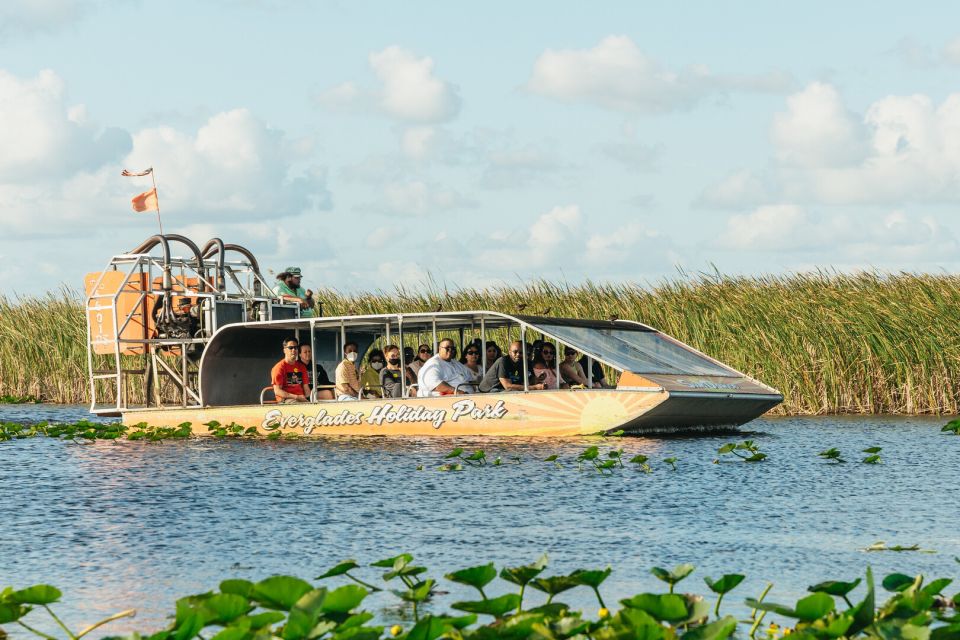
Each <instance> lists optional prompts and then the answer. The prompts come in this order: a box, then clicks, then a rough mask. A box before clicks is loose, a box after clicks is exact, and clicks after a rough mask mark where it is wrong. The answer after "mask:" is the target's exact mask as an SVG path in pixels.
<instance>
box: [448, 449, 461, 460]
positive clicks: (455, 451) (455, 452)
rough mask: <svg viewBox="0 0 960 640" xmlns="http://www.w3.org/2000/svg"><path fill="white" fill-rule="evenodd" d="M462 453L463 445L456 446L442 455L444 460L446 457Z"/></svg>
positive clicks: (456, 456)
mask: <svg viewBox="0 0 960 640" xmlns="http://www.w3.org/2000/svg"><path fill="white" fill-rule="evenodd" d="M462 453H463V447H457V448H455V449H454V450H453V451H451V452H450V453H448V454H447V455H445V456H443V459H444V460H446V459H447V458H458V457H460V455H461V454H462Z"/></svg>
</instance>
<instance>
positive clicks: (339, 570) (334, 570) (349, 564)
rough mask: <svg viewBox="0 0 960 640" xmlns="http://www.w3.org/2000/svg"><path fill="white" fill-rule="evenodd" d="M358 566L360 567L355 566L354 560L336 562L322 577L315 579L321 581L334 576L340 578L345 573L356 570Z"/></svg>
mask: <svg viewBox="0 0 960 640" xmlns="http://www.w3.org/2000/svg"><path fill="white" fill-rule="evenodd" d="M359 566H360V565H359V564H357V563H356V561H354V560H344V561H343V562H338V563H337V564H335V565H334V566H332V567H331V568H329V569H327V571H326V572H325V573H324V574H323V575H319V576H317V578H316V579H317V580H323V579H324V578H332V577H334V576H342V575H343V574H345V573H346V572H347V571H350V570H351V569H356V568H357V567H359Z"/></svg>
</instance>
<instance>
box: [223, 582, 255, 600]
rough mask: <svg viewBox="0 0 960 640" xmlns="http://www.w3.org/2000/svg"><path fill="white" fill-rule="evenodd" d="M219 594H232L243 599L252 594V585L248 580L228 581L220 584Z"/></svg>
mask: <svg viewBox="0 0 960 640" xmlns="http://www.w3.org/2000/svg"><path fill="white" fill-rule="evenodd" d="M220 593H233V594H235V595H238V596H243V597H244V598H249V597H250V596H251V595H252V594H253V583H252V582H250V581H249V580H240V579H230V580H224V581H223V582H221V583H220Z"/></svg>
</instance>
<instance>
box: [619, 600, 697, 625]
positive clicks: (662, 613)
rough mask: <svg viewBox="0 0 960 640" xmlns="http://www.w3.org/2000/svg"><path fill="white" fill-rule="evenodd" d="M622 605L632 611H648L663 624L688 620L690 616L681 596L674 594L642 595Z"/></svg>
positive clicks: (625, 601) (624, 601)
mask: <svg viewBox="0 0 960 640" xmlns="http://www.w3.org/2000/svg"><path fill="white" fill-rule="evenodd" d="M620 603H621V604H622V605H623V606H625V607H630V608H631V609H640V610H641V611H646V612H647V613H649V614H650V615H651V616H653V617H654V618H656V619H657V620H660V621H661V622H677V621H680V620H686V619H687V616H688V615H689V611H688V610H687V604H686V602H684V600H683V598H682V597H681V596H678V595H676V594H672V593H665V594H654V593H641V594H638V595H635V596H633V597H632V598H629V599H627V600H621V601H620Z"/></svg>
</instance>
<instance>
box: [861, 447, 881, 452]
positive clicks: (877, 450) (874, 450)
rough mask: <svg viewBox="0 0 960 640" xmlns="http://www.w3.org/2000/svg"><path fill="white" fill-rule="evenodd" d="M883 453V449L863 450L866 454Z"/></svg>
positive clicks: (868, 448) (871, 448) (870, 448)
mask: <svg viewBox="0 0 960 640" xmlns="http://www.w3.org/2000/svg"><path fill="white" fill-rule="evenodd" d="M881 451H883V447H867V448H866V449H864V450H863V452H864V453H880V452H881Z"/></svg>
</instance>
